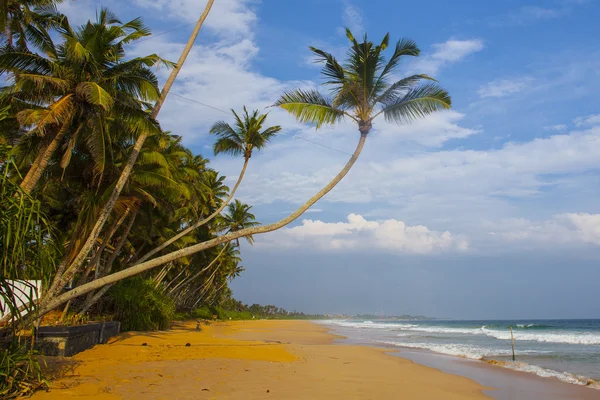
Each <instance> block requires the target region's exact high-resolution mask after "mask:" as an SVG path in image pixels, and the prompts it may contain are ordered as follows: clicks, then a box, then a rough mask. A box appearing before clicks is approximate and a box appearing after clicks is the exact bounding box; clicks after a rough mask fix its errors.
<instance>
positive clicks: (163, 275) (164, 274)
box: [154, 262, 174, 289]
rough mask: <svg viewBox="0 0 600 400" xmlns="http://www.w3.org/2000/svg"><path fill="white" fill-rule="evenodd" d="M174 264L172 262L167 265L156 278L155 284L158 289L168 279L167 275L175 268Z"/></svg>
mask: <svg viewBox="0 0 600 400" xmlns="http://www.w3.org/2000/svg"><path fill="white" fill-rule="evenodd" d="M173 265H174V263H172V262H170V263H168V264H167V265H165V267H164V268H163V269H162V270H161V271H160V273H159V274H158V275H157V276H156V278H154V283H155V286H154V287H156V288H157V289H158V287H159V286H160V284H161V283H162V281H163V280H164V279H165V278H166V277H167V274H168V273H169V271H171V269H172V268H173Z"/></svg>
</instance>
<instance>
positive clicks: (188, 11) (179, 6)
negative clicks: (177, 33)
mask: <svg viewBox="0 0 600 400" xmlns="http://www.w3.org/2000/svg"><path fill="white" fill-rule="evenodd" d="M134 1H135V3H136V4H138V5H139V6H141V7H144V8H150V9H155V10H158V11H160V12H161V15H163V16H164V17H167V18H170V19H172V20H178V21H187V22H194V21H196V20H197V19H198V18H199V17H200V15H201V14H202V11H204V8H205V7H206V1H204V0H203V1H198V0H179V1H171V0H134ZM253 3H255V1H253V0H217V1H215V2H214V5H213V6H212V8H211V11H210V13H209V15H208V17H207V18H206V21H205V26H206V27H207V28H209V29H211V30H212V31H214V32H217V33H219V34H221V35H226V36H246V35H250V34H251V27H252V25H253V24H254V23H255V22H256V20H257V17H256V14H255V12H254V11H252V10H251V9H250V7H249V6H250V5H251V4H253Z"/></svg>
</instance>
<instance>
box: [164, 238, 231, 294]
mask: <svg viewBox="0 0 600 400" xmlns="http://www.w3.org/2000/svg"><path fill="white" fill-rule="evenodd" d="M227 247H228V245H227V244H226V245H225V246H223V249H222V250H221V251H220V252H219V254H217V256H216V257H215V258H214V259H213V260H212V261H211V262H210V264H208V266H206V267H205V268H202V269H201V270H200V271H199V272H197V273H196V274H195V275H194V276H192V277H191V278H187V279H183V280H182V281H181V282H179V283H178V284H177V285H175V287H173V289H171V290H169V294H171V293H173V292H175V290H177V288H179V287H180V286H181V285H183V284H186V283H188V282H191V281H193V280H194V279H196V278H197V277H199V276H200V275H201V274H202V273H203V272H205V271H208V270H209V269H210V267H212V266H213V265H214V264H215V263H216V262H217V260H218V259H219V258H221V255H223V252H225V250H226V249H227Z"/></svg>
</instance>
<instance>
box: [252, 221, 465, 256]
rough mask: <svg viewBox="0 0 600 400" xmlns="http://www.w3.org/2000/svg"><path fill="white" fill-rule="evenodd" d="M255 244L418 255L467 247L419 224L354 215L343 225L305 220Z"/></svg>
mask: <svg viewBox="0 0 600 400" xmlns="http://www.w3.org/2000/svg"><path fill="white" fill-rule="evenodd" d="M257 245H263V246H272V245H276V246H277V247H278V248H282V247H283V248H296V247H303V248H306V247H307V246H310V247H311V248H318V249H320V250H324V251H336V250H345V251H364V250H374V249H375V250H376V249H381V250H385V251H389V252H399V253H418V254H427V253H433V252H439V251H456V250H460V251H464V250H467V249H468V248H469V244H468V242H467V241H466V240H465V239H463V238H456V237H454V236H452V234H451V233H450V232H436V231H432V230H430V229H428V228H427V227H425V226H422V225H417V226H408V225H406V224H405V223H404V222H402V221H399V220H395V219H388V220H385V221H369V220H366V219H365V218H364V217H362V216H361V215H358V214H350V215H348V221H347V222H323V221H319V220H310V219H305V220H303V221H302V225H299V226H296V227H293V228H284V229H281V230H279V231H277V233H276V234H273V235H265V236H261V238H260V239H258V241H257Z"/></svg>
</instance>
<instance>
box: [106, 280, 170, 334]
mask: <svg viewBox="0 0 600 400" xmlns="http://www.w3.org/2000/svg"><path fill="white" fill-rule="evenodd" d="M107 302H108V304H109V308H110V310H111V312H112V313H113V315H114V318H115V320H117V321H119V322H121V324H122V328H123V330H124V331H155V330H165V329H169V328H170V326H171V321H172V320H173V319H174V318H175V304H174V303H173V300H172V299H171V298H169V297H168V296H167V295H166V294H165V293H164V292H163V291H162V290H161V289H157V288H156V287H155V284H154V283H153V282H152V280H146V279H143V278H141V277H134V278H130V279H126V280H124V281H121V282H119V283H118V284H116V285H115V286H114V287H112V288H111V290H110V291H109V294H108V298H107Z"/></svg>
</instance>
